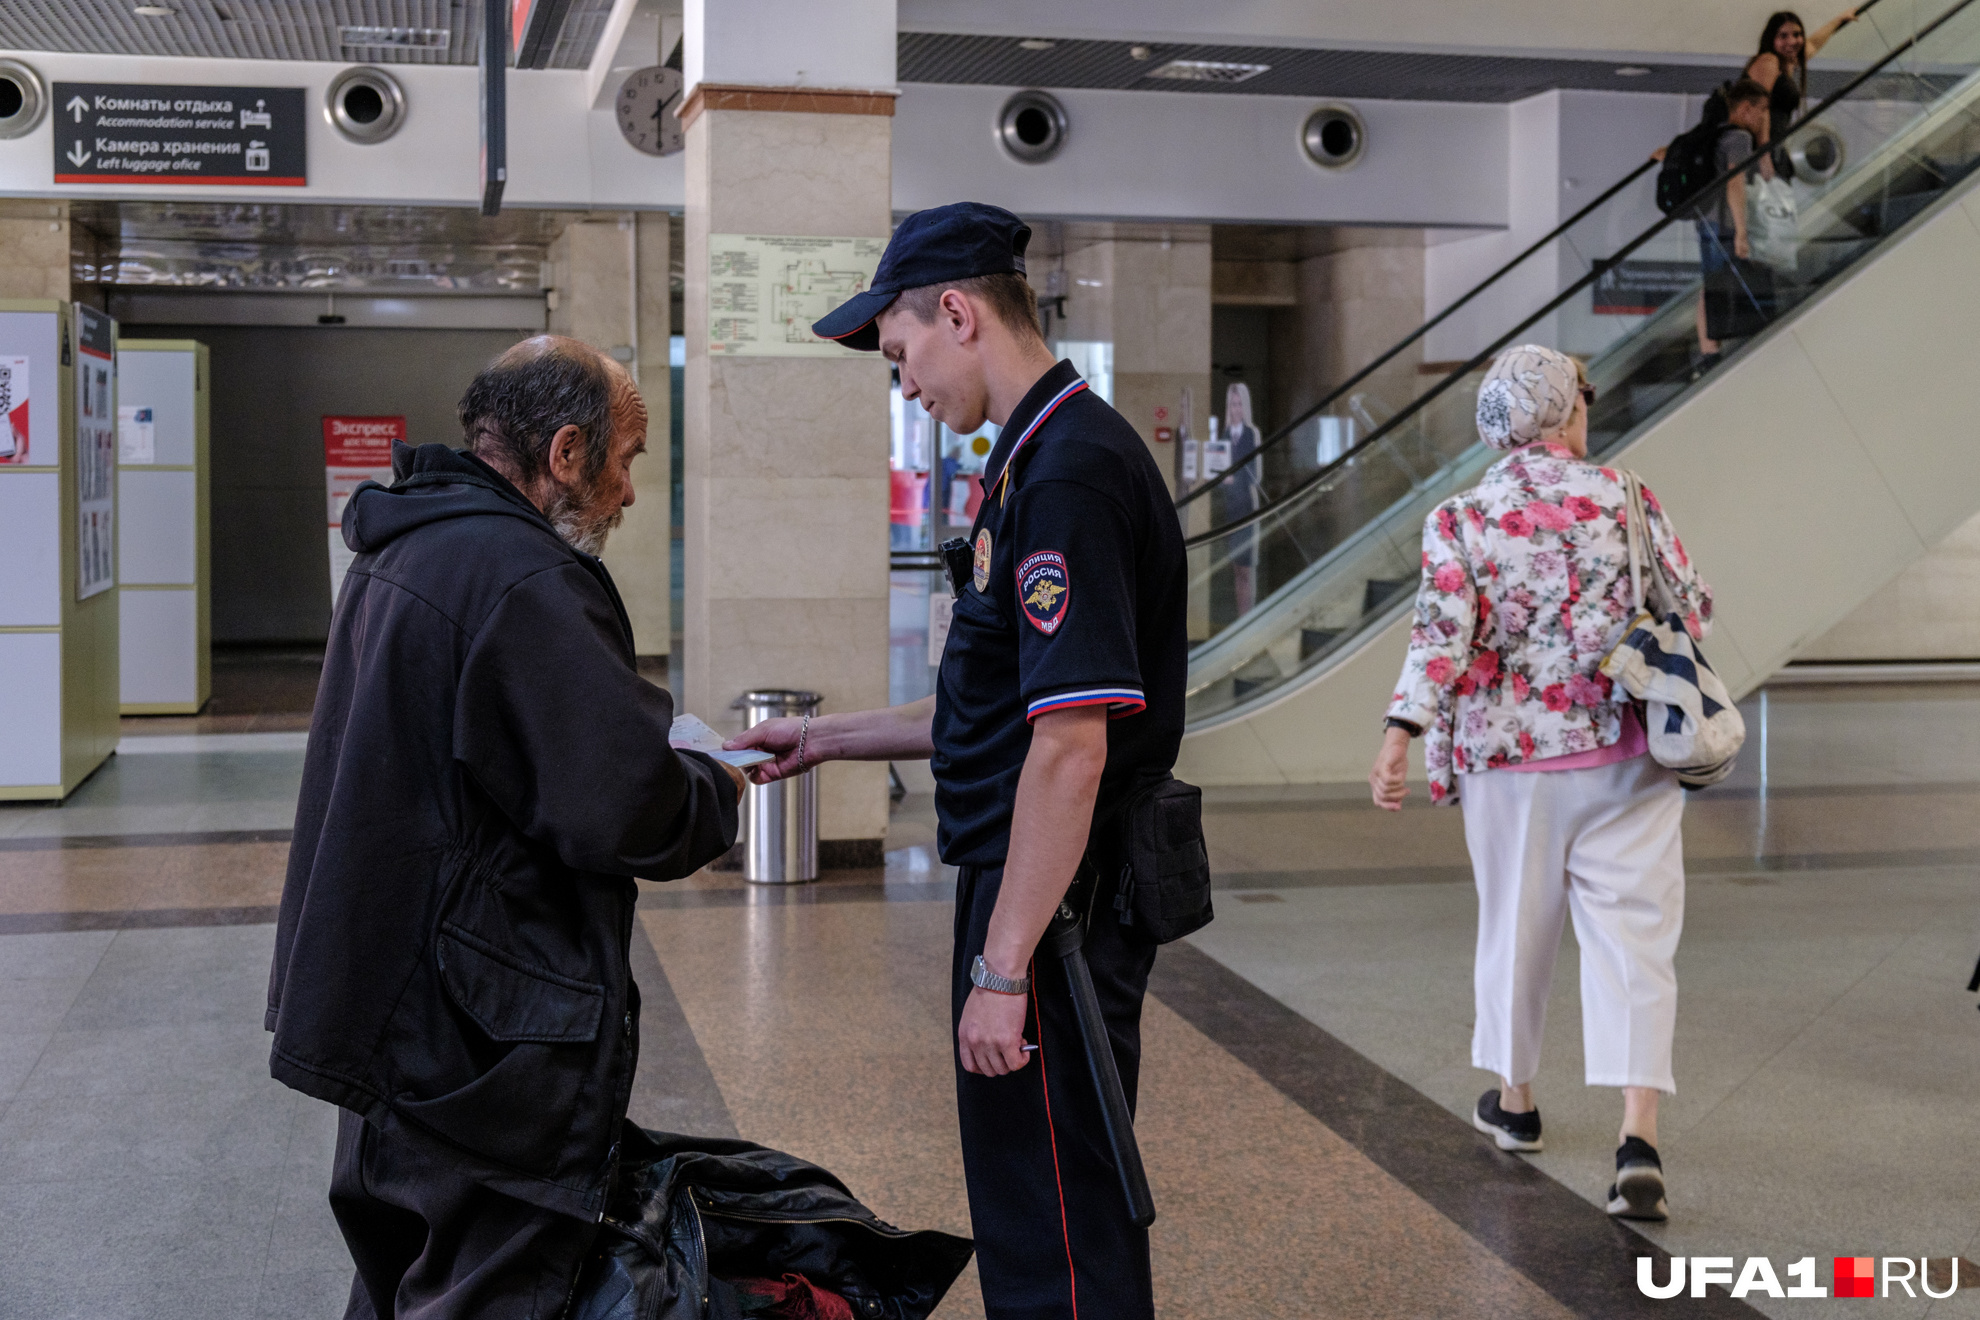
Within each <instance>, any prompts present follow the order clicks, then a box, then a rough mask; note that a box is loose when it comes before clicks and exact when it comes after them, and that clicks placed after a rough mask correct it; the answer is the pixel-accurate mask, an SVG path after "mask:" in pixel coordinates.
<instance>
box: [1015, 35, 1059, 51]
mask: <svg viewBox="0 0 1980 1320" xmlns="http://www.w3.org/2000/svg"><path fill="white" fill-rule="evenodd" d="M1058 44H1059V43H1058V42H1056V41H1046V40H1043V39H1042V38H1039V37H1026V38H1025V39H1024V40H1023V41H1020V42H1019V43H1018V46H1019V47H1020V48H1021V49H1024V50H1050V49H1052V47H1054V46H1056V45H1058Z"/></svg>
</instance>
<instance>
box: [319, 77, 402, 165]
mask: <svg viewBox="0 0 1980 1320" xmlns="http://www.w3.org/2000/svg"><path fill="white" fill-rule="evenodd" d="M323 113H324V115H325V116H326V117H327V118H328V119H329V120H330V126H331V127H332V128H334V129H336V130H337V131H338V132H339V133H341V134H343V135H344V136H345V137H346V138H348V139H349V140H351V141H352V142H360V143H363V144H365V145H366V146H369V145H371V144H372V143H374V142H383V141H384V140H385V139H386V138H388V137H391V136H392V135H393V134H394V133H396V132H398V131H399V125H401V124H403V123H404V122H405V120H406V94H405V92H404V91H403V90H402V89H401V88H400V87H399V80H398V79H397V78H394V77H393V76H392V75H391V74H389V73H387V72H385V70H383V69H379V68H373V67H372V66H370V65H361V66H359V67H357V68H353V69H345V70H344V71H343V72H342V73H340V74H338V75H337V76H336V77H335V78H333V79H331V80H330V90H329V91H328V92H326V93H325V94H324V97H323Z"/></svg>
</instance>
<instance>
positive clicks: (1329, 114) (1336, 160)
mask: <svg viewBox="0 0 1980 1320" xmlns="http://www.w3.org/2000/svg"><path fill="white" fill-rule="evenodd" d="M1299 142H1300V145H1301V146H1302V147H1304V148H1306V157H1307V159H1308V160H1310V161H1312V162H1313V163H1314V164H1315V165H1318V166H1319V167H1320V168H1321V169H1323V170H1344V169H1346V168H1347V167H1348V166H1350V165H1352V164H1354V163H1355V162H1356V161H1358V160H1360V159H1361V153H1362V149H1363V148H1364V147H1366V146H1367V145H1368V126H1367V125H1366V124H1364V123H1362V122H1361V116H1360V115H1359V114H1357V113H1356V112H1355V109H1354V107H1353V106H1347V105H1323V106H1321V107H1320V108H1319V109H1318V110H1315V111H1314V112H1313V113H1312V114H1310V115H1308V116H1307V117H1306V123H1305V124H1303V125H1302V126H1301V127H1300V130H1299Z"/></svg>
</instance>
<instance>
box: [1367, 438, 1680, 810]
mask: <svg viewBox="0 0 1980 1320" xmlns="http://www.w3.org/2000/svg"><path fill="white" fill-rule="evenodd" d="M1643 502H1644V506H1645V509H1646V510H1647V512H1648V513H1649V518H1650V542H1651V546H1652V547H1653V549H1654V552H1655V554H1656V556H1657V559H1658V561H1659V562H1660V564H1661V565H1662V567H1663V570H1664V577H1665V580H1666V581H1668V582H1669V583H1671V585H1672V586H1673V588H1674V589H1675V590H1676V591H1677V594H1678V596H1679V601H1678V606H1679V612H1680V613H1681V614H1682V615H1683V616H1684V619H1685V624H1686V626H1687V627H1688V628H1689V629H1690V630H1691V634H1692V636H1693V637H1698V638H1703V637H1704V636H1705V633H1706V631H1707V630H1708V629H1709V628H1710V627H1711V621H1712V589H1711V588H1710V587H1708V586H1706V585H1705V582H1704V580H1703V579H1702V578H1700V577H1699V576H1698V571H1697V570H1696V569H1695V568H1693V567H1692V564H1691V560H1690V559H1689V558H1688V557H1687V556H1686V555H1685V553H1684V546H1683V545H1682V544H1681V543H1680V542H1679V541H1678V538H1677V533H1676V532H1675V531H1673V530H1672V529H1671V525H1670V520H1669V519H1667V518H1666V517H1665V516H1664V511H1663V509H1662V508H1661V507H1660V506H1659V505H1658V503H1657V499H1656V497H1655V496H1654V495H1652V494H1651V493H1650V490H1649V488H1648V487H1647V486H1646V487H1645V488H1644V490H1643ZM1628 504H1629V495H1628V487H1627V486H1625V485H1624V484H1623V478H1622V476H1621V474H1620V473H1618V472H1616V471H1615V470H1614V469H1612V468H1605V467H1598V466H1597V465H1595V464H1594V463H1591V462H1588V461H1587V460H1585V459H1578V458H1576V457H1574V455H1573V454H1572V453H1571V452H1569V451H1568V450H1567V449H1566V448H1564V447H1562V446H1560V445H1556V444H1545V443H1543V444H1534V445H1528V446H1526V447H1525V448H1522V449H1517V450H1514V451H1513V452H1512V453H1511V454H1508V455H1507V456H1506V457H1505V458H1502V459H1500V460H1499V461H1498V462H1497V463H1494V464H1493V465H1492V466H1491V467H1490V468H1489V469H1487V471H1486V473H1485V477H1484V480H1482V481H1480V482H1479V483H1478V485H1477V486H1476V487H1474V488H1473V489H1471V490H1468V491H1466V492H1464V493H1463V494H1461V495H1457V496H1454V497H1453V498H1451V499H1449V500H1446V501H1445V502H1444V503H1443V504H1441V505H1439V506H1438V507H1437V509H1436V510H1435V511H1434V512H1433V513H1431V515H1430V517H1429V518H1428V519H1426V520H1425V521H1424V524H1423V585H1422V587H1421V588H1420V589H1419V590H1418V592H1417V596H1416V622H1415V626H1414V627H1413V628H1412V629H1411V630H1410V635H1409V657H1408V659H1407V660H1405V661H1404V662H1403V672H1402V680H1401V682H1400V684H1399V690H1398V691H1397V692H1396V695H1395V697H1394V699H1393V700H1392V701H1391V702H1390V703H1389V715H1390V716H1391V717H1393V718H1395V719H1400V720H1407V721H1409V722H1410V723H1412V724H1414V725H1417V726H1418V727H1419V728H1421V729H1422V730H1423V731H1424V747H1423V759H1424V764H1425V766H1426V767H1427V768H1428V770H1429V772H1430V797H1431V800H1432V801H1433V802H1446V801H1455V800H1456V797H1457V779H1456V776H1457V775H1458V774H1463V773H1468V772H1475V771H1480V770H1491V769H1495V768H1497V767H1499V766H1505V765H1517V764H1520V763H1522V762H1526V761H1538V760H1542V759H1544V758H1546V757H1551V756H1566V755H1570V754H1572V753H1575V752H1588V751H1593V750H1595V749H1596V748H1599V747H1608V746H1611V745H1613V744H1614V743H1616V742H1617V741H1618V740H1619V739H1620V738H1621V737H1622V711H1623V707H1622V702H1623V701H1625V700H1627V698H1626V697H1624V696H1623V695H1622V694H1621V693H1620V692H1615V691H1612V690H1611V688H1612V686H1613V685H1612V684H1611V683H1610V681H1609V680H1608V678H1606V677H1605V676H1603V675H1602V674H1601V673H1599V672H1598V670H1599V669H1600V666H1601V664H1602V661H1603V659H1604V658H1605V657H1606V656H1607V655H1608V653H1609V652H1610V651H1611V650H1612V649H1613V648H1614V647H1615V644H1616V643H1617V642H1618V641H1620V640H1621V639H1622V631H1623V628H1624V627H1625V626H1626V625H1627V624H1628V623H1629V621H1630V618H1631V617H1632V613H1633V610H1632V606H1633V604H1634V600H1633V598H1632V595H1631V587H1630V580H1629V542H1628V538H1627V533H1626V532H1625V530H1624V526H1625V523H1626V520H1627V516H1628V511H1629V510H1628ZM1646 585H1647V584H1646Z"/></svg>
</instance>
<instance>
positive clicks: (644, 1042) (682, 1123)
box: [626, 921, 742, 1137]
mask: <svg viewBox="0 0 1980 1320" xmlns="http://www.w3.org/2000/svg"><path fill="white" fill-rule="evenodd" d="M632 977H633V981H634V983H635V984H637V985H638V986H639V1061H640V1066H639V1069H638V1071H637V1072H635V1073H634V1074H633V1089H632V1100H631V1102H630V1103H629V1104H628V1105H627V1107H626V1115H627V1117H629V1118H631V1119H632V1121H633V1122H635V1123H638V1124H640V1125H641V1126H642V1127H649V1128H654V1129H657V1130H659V1131H661V1132H693V1133H697V1134H700V1135H706V1136H712V1137H738V1136H741V1135H742V1134H741V1133H740V1132H737V1131H736V1120H735V1117H734V1116H733V1115H732V1114H730V1113H729V1103H728V1101H726V1100H724V1099H723V1098H722V1088H721V1087H720V1086H718V1085H716V1082H715V1074H714V1072H713V1071H712V1070H711V1069H710V1068H709V1067H708V1056H707V1055H705V1054H703V1053H702V1052H701V1042H700V1041H699V1040H697V1039H696V1038H695V1034H694V1027H693V1026H692V1025H691V1024H690V1023H689V1022H688V1020H687V1013H686V1012H685V1011H684V1010H683V1009H682V1008H681V1001H680V999H679V998H678V997H676V996H675V994H674V987H673V984H672V983H671V982H670V981H668V980H667V971H666V969H665V968H663V967H662V966H661V965H660V955H659V954H658V953H657V952H656V951H655V950H654V948H653V940H652V938H651V937H650V936H649V935H648V934H647V933H646V927H645V926H644V925H643V924H641V923H640V922H638V921H634V922H633V933H632Z"/></svg>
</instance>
